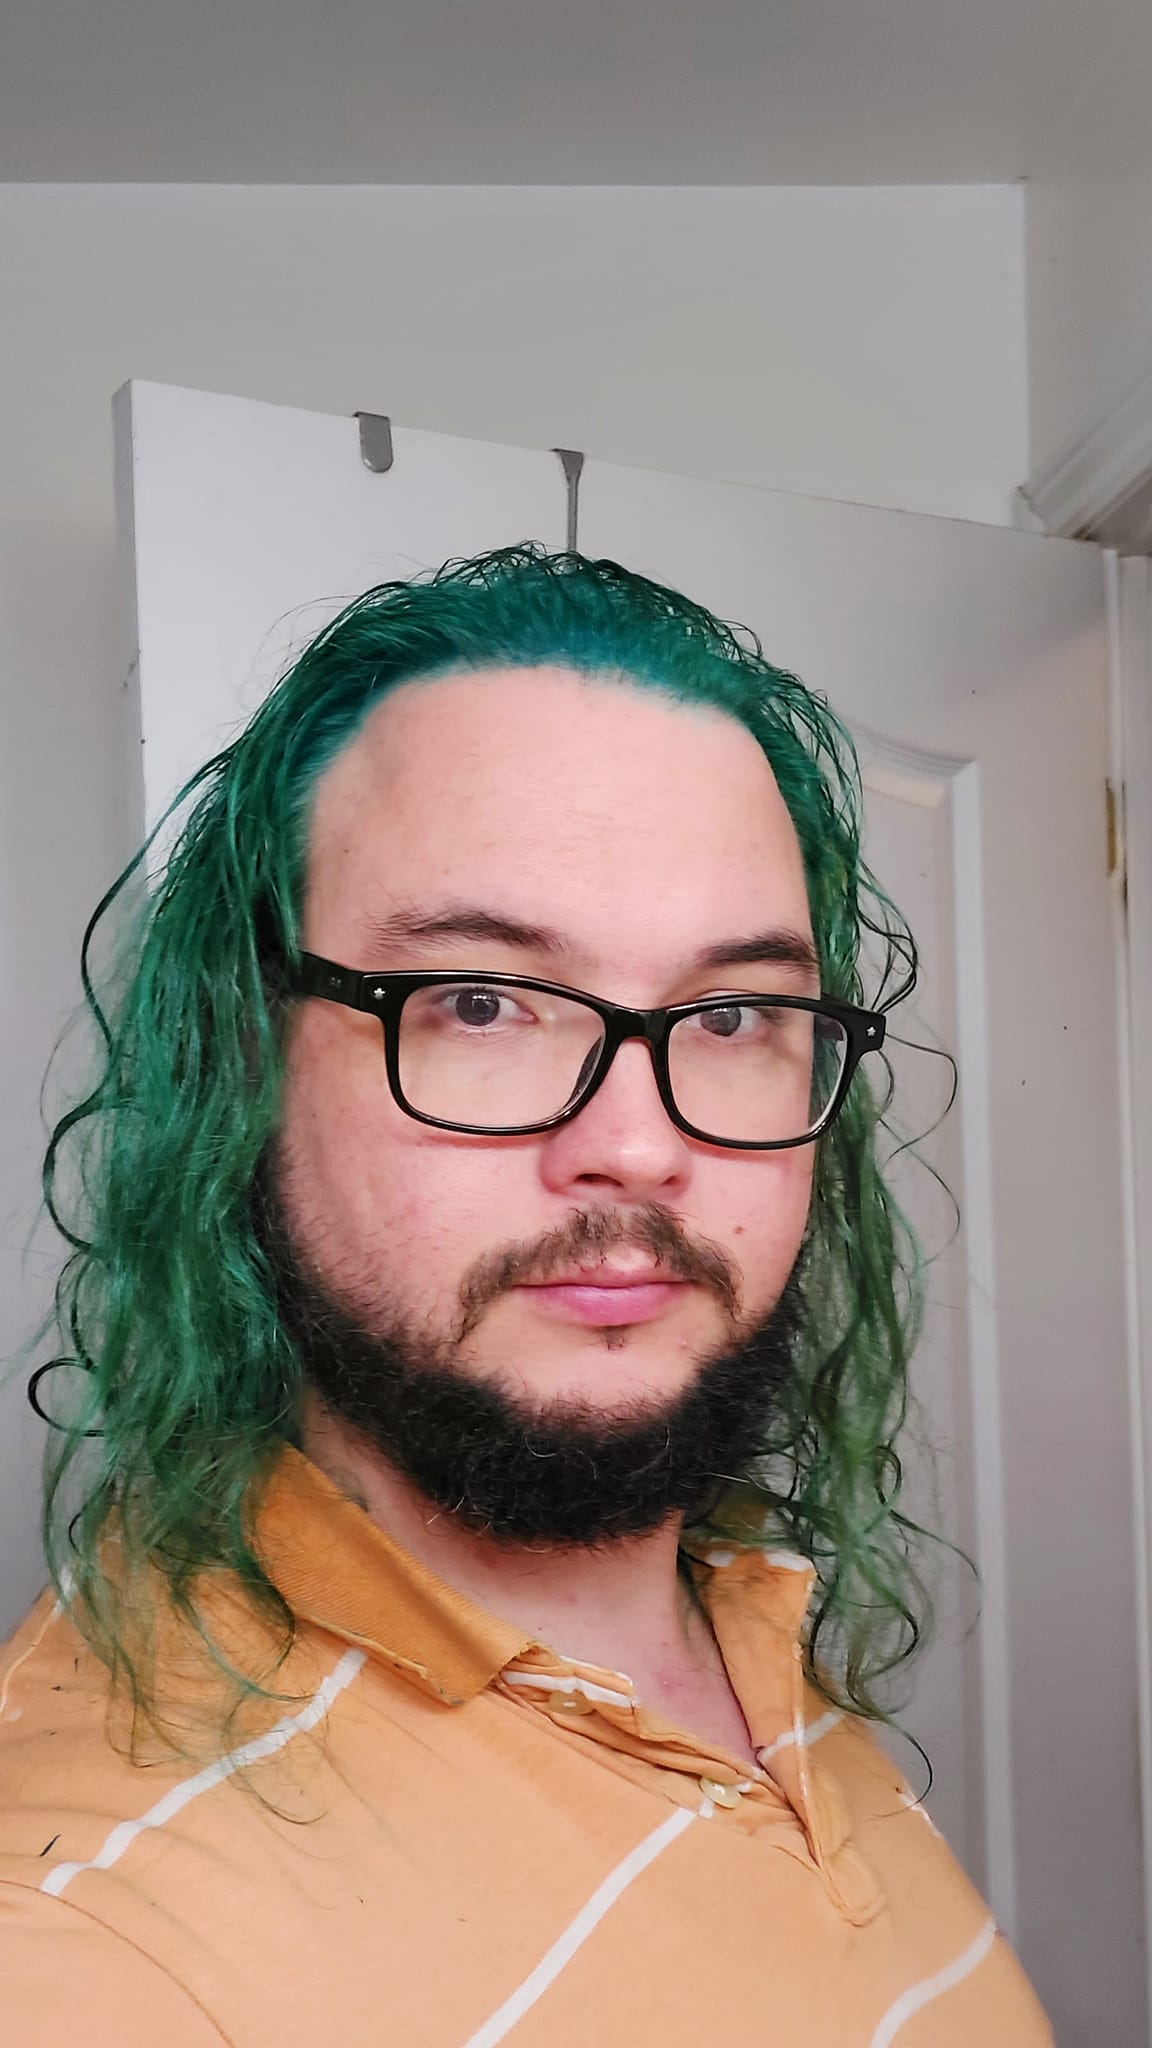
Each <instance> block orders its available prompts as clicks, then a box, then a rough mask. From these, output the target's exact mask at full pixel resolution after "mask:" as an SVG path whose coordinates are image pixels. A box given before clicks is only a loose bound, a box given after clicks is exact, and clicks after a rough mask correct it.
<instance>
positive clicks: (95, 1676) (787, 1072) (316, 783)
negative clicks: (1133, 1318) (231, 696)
mask: <svg viewBox="0 0 1152 2048" xmlns="http://www.w3.org/2000/svg"><path fill="white" fill-rule="evenodd" d="M200 785H201V786H200V792H199V797H198V801H197V803H196V806H195V808H194V809H193V810H192V812H191V815H190V817H189V820H188V822H187V823H186V825H185V827H184V830H183V833H182V836H181V838H180V839H179V842H178V844H177V845H176V848H175V851H174V852H173V853H172V855H171V856H170V858H169V860H168V863H167V866H166V870H165V873H164V876H163V878H162V879H161V881H160V883H159V884H158V886H157V888H156V889H155V891H154V893H153V895H152V897H151V899H150V901H149V902H148V903H147V905H146V906H145V908H144V910H143V912H142V913H140V914H139V918H138V922H137V924H136V926H135V928H134V932H133V934H132V936H131V938H130V942H129V944H128V947H127V953H126V960H125V964H124V966H123V968H122V970H121V972H120V974H119V977H118V980H117V983H116V990H115V994H114V997H113V999H112V1002H111V1009H110V1015H109V1021H108V1025H107V1053H106V1058H105V1062H104V1067H103V1071H102V1073H101V1075H100V1078H99V1080H98V1082H97V1085H96V1086H95V1088H94V1090H93V1092H92V1094H91V1096H90V1097H89V1099H88V1100H87V1102H85V1103H84V1104H83V1105H82V1106H81V1107H80V1109H79V1110H78V1111H77V1112H75V1113H73V1115H72V1117H70V1118H68V1119H66V1120H65V1122H64V1124H63V1125H62V1126H61V1127H60V1129H59V1130H58V1132H57V1135H56V1138H55V1139H54V1142H53V1147H52V1150H51V1152H50V1156H49V1162H48V1171H49V1186H50V1188H52V1189H55V1187H56V1183H57V1180H58V1178H59V1175H60V1169H61V1167H62V1164H63V1162H64V1160H65V1157H66V1155H67V1152H68V1147H69V1146H70V1144H71V1143H72V1141H73V1138H74V1137H78V1138H79V1139H81V1140H84V1139H85V1137H86V1136H87V1141H88V1142H87V1151H86V1153H85V1156H84V1160H83V1168H84V1170H83V1175H82V1177H81V1178H80V1179H78V1180H77V1178H76V1167H75V1164H73V1166H72V1167H71V1168H70V1169H69V1170H70V1172H71V1174H72V1184H74V1185H79V1186H83V1187H84V1188H86V1190H87V1197H86V1199H87V1204H88V1208H87V1220H86V1221H85V1222H84V1223H83V1224H82V1225H81V1224H79V1223H77V1222H75V1221H74V1220H70V1218H71V1211H70V1210H69V1211H67V1213H65V1212H64V1210H62V1209H60V1208H59V1203H58V1204H57V1207H58V1210H59V1213H60V1214H61V1218H62V1220H63V1221H64V1222H65V1223H66V1225H67V1227H68V1228H70V1229H71V1231H72V1242H73V1244H74V1245H75V1247H76V1251H75V1256H74V1259H73V1261H72V1264H71V1266H70V1268H69V1269H68V1270H67V1271H66V1273H65V1278H64V1281H63V1284H62V1292H61V1312H62V1316H63V1320H64V1326H65V1328H66V1329H67V1330H68V1331H69V1332H70V1335H71V1339H72V1344H73V1349H74V1351H75V1355H76V1359H77V1361H78V1362H79V1364H80V1365H82V1366H83V1367H84V1368H85V1373H84V1374H82V1375H75V1374H74V1375H73V1379H74V1380H75V1379H76V1378H77V1377H78V1378H79V1380H80V1385H81V1389H82V1391H81V1394H80V1395H79V1396H77V1397H76V1398H75V1399H74V1401H73V1405H72V1408H71V1410H70V1411H69V1412H67V1413H64V1414H63V1415H61V1413H60V1412H59V1404H58V1403H56V1404H55V1406H56V1410H57V1412H56V1420H57V1422H58V1424H59V1423H61V1422H62V1423H63V1430H62V1434H61V1437H60V1444H61V1449H60V1453H59V1456H58V1457H57V1459H56V1461H55V1466H54V1470H53V1472H52V1475H51V1484H50V1496H49V1521H50V1527H51V1528H54V1529H58V1528H59V1526H60V1524H61V1522H62V1521H66V1522H67V1523H68V1539H69V1540H68V1542H67V1543H65V1544H64V1545H62V1546H61V1545H60V1544H59V1538H58V1537H57V1544H58V1555H59V1557H60V1563H59V1566H58V1572H57V1578H58V1584H57V1592H58V1598H57V1600H55V1601H52V1600H51V1599H50V1598H48V1597H46V1598H45V1600H44V1602H42V1603H41V1605H40V1607H39V1608H38V1609H37V1610H36V1611H35V1612H34V1613H33V1615H32V1616H31V1617H30V1619H29V1621H28V1622H27V1623H26V1624H25V1626H24V1627H23V1628H22V1629H21V1630H20V1631H19V1632H18V1634H17V1636H16V1637H15V1639H14V1640H13V1642H12V1643H11V1644H10V1645H9V1648H8V1652H7V1655H6V1659H5V1665H4V1672H5V1675H4V1679H3V1687H4V1690H3V1695H2V1716H0V1779H2V1786H3V1800H2V1804H3V1809H4V1810H3V1817H2V1819H0V1855H2V1861H0V1876H2V1877H3V1879H4V1882H3V1884H2V1885H0V1898H2V1900H3V1904H2V1906H0V1965H2V1981H3V1983H4V1985H5V1993H4V2011H5V2019H6V2034H5V2039H6V2040H7V2041H11V2042H12V2044H13V2048H29V2044H35V2048H41V2044H45V2043H48V2042H52V2043H58V2042H61V2041H65V2040H67V2041H83V2042H85V2043H108V2044H111V2043H113V2042H115V2043H116V2044H117V2048H127V2044H131V2043H140V2044H144V2043H148V2044H154V2043H158V2042H162V2043H164V2044H165V2048H209V2044H213V2048H218V2044H219V2043H221V2042H228V2043H230V2044H234V2048H256V2044H261V2048H263V2044H271V2043H276V2044H286V2043H295V2042H300V2043H304V2042H308V2043H310V2044H311V2043H314V2042H317V2041H323V2042H327V2041H332V2042H335V2043H339V2044H342V2048H359V2044H361V2043H363V2044H368V2043H372V2044H377V2043H379V2042H382V2041H383V2042H403V2043H404V2044H405V2048H415V2044H426V2048H464V2044H470V2048H480V2044H485V2048H488V2044H495V2043H497V2042H503V2041H505V2040H508V2041H511V2042H515V2043H516V2044H517V2048H544V2044H547V2048H586V2044H587V2043H588V2042H589V2041H591V2040H609V2041H628V2042H630V2043H633V2044H641V2048H643V2044H649V2043H650V2044H653V2048H655V2044H657V2043H658V2044H660V2048H671V2044H676V2043H685V2044H686V2043H688V2042H692V2043H693V2044H695V2043H697V2042H699V2041H700V2040H701V2039H705V2038H715V2039H717V2040H723V2041H725V2042H728V2043H735V2044H742V2043H747V2044H749V2048H751V2044H753V2043H755V2044H762V2043H765V2042H768V2041H780V2042H788V2043H792V2042H800V2041H803V2042H804V2043H806V2044H810V2048H856V2044H859V2048H887V2044H888V2043H890V2042H892V2041H897V2040H898V2041H899V2043H900V2048H928V2044H932V2048H961V2044H963V2048H970V2044H971V2043H972V2042H973V2041H976V2040H979V2041H980V2042H981V2043H982V2044H983V2048H993V2044H1003V2048H1008V2044H1011V2048H1030V2044H1040V2043H1044V2042H1047V2041H1049V2040H1050V2036H1049V2033H1048V2030H1047V2028H1046V2026H1045V2023H1044V2020H1043V2018H1042V2016H1041V2014H1040V2012H1039V2009H1038V2007H1037V2005H1036V2002H1035V2000H1034V1998H1033V1996H1032V1994H1031V1992H1030V1990H1029V1988H1028V1986H1027V1984H1026V1983H1025V1981H1024V1979H1023V1977H1022V1975H1021V1973H1020V1971H1019V1968H1018V1966H1017V1964H1016V1963H1015V1961H1014V1959H1013V1958H1012V1956H1011V1954H1010V1953H1009V1952H1008V1950H1007V1949H1006V1947H1005V1945H1004V1944H1003V1942H1002V1941H1000V1940H999V1939H998V1938H997V1937H996V1934H995V1929H994V1927H993V1925H992V1923H991V1922H990V1920H989V1918H988V1914H987V1910H986V1908H985V1907H984V1906H983V1905H982V1903H981V1902H980V1900H979V1899H978V1898H977V1897H976V1895H975V1894H974V1893H973V1891H972V1889H971V1887H970V1886H969V1885H968V1883H967V1881H966V1880H965V1879H964V1878H963V1876H962V1875H961V1873H960V1872H959V1870H958V1869H957V1867H956V1866H955V1864H954V1863H953V1861H952V1859H951V1858H950V1856H949V1854H948V1852H947V1850H946V1849H945V1847H944V1845H943V1844H942V1843H941V1841H940V1840H939V1838H938V1836H937V1835H936V1833H935V1831H934V1830H933V1828H932V1827H931V1825H930V1823H929V1822H928V1821H927V1818H926V1816H925V1815H924V1814H923V1813H922V1812H921V1811H920V1810H918V1809H917V1807H916V1804H915V1801H914V1798H913V1795H912V1793H911V1792H909V1790H908V1789H907V1787H906V1786H905V1785H904V1782H903V1780H902V1779H901V1778H900V1777H899V1775H898V1773H897V1772H896V1771H895V1770H894V1768H893V1767H892V1766H891V1765H890V1764H889V1763H888V1762H887V1760H886V1759H885V1757H884V1756H883V1755H882V1753H881V1752H880V1750H879V1748H878V1747H877V1746H876V1744H875V1743H874V1741H873V1740H872V1738H871V1736H870V1734H869V1733H868V1731H867V1729H866V1727H865V1725H864V1722H865V1718H866V1716H867V1715H868V1713H869V1712H874V1711H875V1710H876V1691H875V1688H876V1685H877V1682H878V1677H879V1674H880V1673H881V1672H882V1670H883V1669H884V1668H886V1666H887V1665H888V1664H889V1663H890V1661H891V1660H892V1659H893V1658H898V1657H899V1656H901V1655H903V1654H907V1653H908V1652H909V1650H910V1649H911V1648H912V1647H914V1644H915V1637H916V1633H917V1628H918V1623H917V1609H918V1593H917V1586H916V1580H915V1578H914V1575H913V1572H912V1565H911V1561H910V1556H909V1550H908V1534H909V1532H908V1530H907V1528H906V1526H905V1525H904V1524H903V1523H902V1522H901V1519H900V1516H899V1511H898V1507H897V1497H896V1496H897V1479H898V1465H897V1463H896V1460H895V1457H894V1453H893V1449H892V1445H893V1439H894V1436H895V1433H896V1431H897V1430H898V1428H899V1425H900V1421H901V1417H902V1413H903V1405H904V1394H905V1367H906V1359H907V1352H908V1348H909V1345H910V1342H911V1338H912V1334H913V1331H914V1326H915V1313H914V1310H915V1300H914V1290H912V1289H911V1288H910V1286H909V1283H908V1281H907V1280H906V1279H905V1278H904V1277H903V1276H904V1273H905V1271H912V1270H913V1262H912V1260H911V1256H910V1254H909V1253H908V1252H907V1251H906V1249H905V1248H903V1247H902V1245H901V1241H900V1237H899V1233H898V1226H897V1223H896V1220H895V1218H894V1215H893V1212H892V1210H891V1207H890V1205H889V1202H888V1199H887V1197H886V1195H885V1192H884V1188H883V1184H882V1181H881V1179H880V1176H879V1174H878V1171H877V1167H876V1163H875V1157H874V1150H873V1139H874V1134H875V1127H876V1123H877V1119H878V1113H879V1112H878V1109H877V1106H876V1105H877V1097H878V1093H879V1091H877V1090H875V1089H874V1088H873V1087H872V1086H871V1085H870V1083H869V1080H868V1077H867V1064H868V1063H867V1055H868V1053H869V1051H871V1050H878V1049H879V1047H880V1045H881V1043H882V1040H883V1035H884V1018H883V1015H882V1014H881V1012H880V1010H879V1009H878V1008H877V1007H876V1004H877V1003H878V1002H879V1000H880V998H881V996H882V994H883V993H884V991H883V990H881V991H879V992H877V991H873V993H872V1005H873V1006H872V1007H866V1006H865V1005H864V1000H863V998H864V993H865V991H864V990H863V989H862V987H861V983H860V970H859V967H858V950H859V943H860V936H861V931H862V929H864V928H867V929H869V930H871V931H872V932H873V933H876V934H878V935H879V937H880V938H881V940H882V941H883V948H884V951H885V955H886V962H887V968H886V971H887V972H888V973H889V974H890V975H893V976H896V975H898V974H899V972H900V971H901V969H903V974H904V984H905V986H907V985H908V982H909V980H910V977H911V975H912V974H914V968H915V954H914V949H913V948H912V947H911V942H910V940H909V938H908V935H907V933H906V932H905V930H904V928H903V926H902V925H901V924H900V921H899V919H898V918H897V916H896V915H895V913H894V912H893V911H892V909H891V907H890V906H889V905H887V903H886V902H885V900H884V899H883V897H882V896H881V895H880V894H879V892H878V891H877V890H876V888H875V886H874V884H872V882H871V880H870V878H869V877H868V875H867V873H866V871H865V870H864V868H863V867H862V865H861V862H860V858H859V821H858V808H857V793H856V789H855V784H854V782H853V779H852V776H851V774H850V772H849V769H848V767H847V765H846V757H845V755H844V754H843V751H842V736H841V735H840V734H839V732H838V729H837V727H836V726H835V723H834V721H833V720H832V719H831V717H830V716H829V714H828V713H827V711H826V709H825V708H824V707H823V706H822V705H821V704H820V703H818V702H817V701H816V700H814V699H813V698H812V697H811V696H809V695H808V693H807V692H806V691H805V690H804V689H803V688H802V686H801V685H800V684H799V683H797V682H796V681H795V679H794V678H791V677H789V676H786V675H784V674H782V673H781V672H780V671H778V670H776V669H774V668H772V667H771V665H770V664H769V663H768V662H767V661H766V660H765V659H764V657H763V655H762V654H761V653H760V651H759V649H758V647H756V646H755V645H752V644H749V642H748V641H747V640H745V639H742V638H741V637H739V636H737V635H734V634H733V633H732V632H731V631H729V630H728V629H727V628H725V627H723V626H721V625H720V624H719V623H718V622H717V621H716V620H714V619H713V618H711V617H710V616H709V614H707V613H706V612H704V611H702V610H701V609H700V608H699V607H697V606H695V605H693V604H691V603H689V602H688V601H687V600H686V599H684V598H682V597H680V596H678V595H676V594H674V593H672V592H668V591H664V590H660V589H658V588H656V587H655V586H653V585H652V584H650V583H647V582H645V581H644V580H643V579H641V578H638V577H634V576H630V575H628V574H627V573H626V572H624V571H623V570H621V569H619V568H618V567H616V566H614V565H613V564H610V563H591V562H587V561H584V560H582V559H581V558H579V557H576V556H561V557H554V558H550V557H548V556H545V555H543V554H542V553H541V552H539V551H537V550H532V549H519V550H512V551H508V552H505V553H502V554H498V555H494V556H491V557H487V558H485V559H482V560H480V561H477V562H471V563H464V564H456V565H451V566H450V567H449V568H448V569H446V570H444V571H443V572H441V574H440V575H438V576H437V577H435V578H433V579H431V580H430V581H427V582H418V583H415V584H411V585H403V584H400V585H390V586H385V587H384V588H382V589H380V590H378V591H374V592H371V593H369V595H368V596H367V597H365V598H363V599H362V600H360V601H359V602H358V603H357V604H355V605H353V606H352V607H351V608H350V610H349V611H348V612H347V613H345V614H344V616H343V617H342V618H340V619H338V620H337V621H336V623H335V624H334V625H332V626H330V627H329V628H328V629H327V630H326V631H325V632H324V633H322V634H321V635H320V637H319V639H318V640H317V641H316V642H315V643H314V644H313V646H312V647H311V648H309V650H308V651H307V652H306V653H305V654H304V656H303V657H302V658H301V660H300V661H299V662H298V663H297V665H296V666H295V668H294V669H293V670H292V672H291V673H290V674H289V675H288V676H287V677H286V678H285V679H284V681H283V682H282V683H281V684H280V686H279V687H278V689H277V690H276V691H275V692H274V693H273V694H272V696H271V698H270V699H269V700H268V702H267V703H266V704H265V705H264V707H263V708H262V709H261V711H260V712H259V713H258V714H257V716H256V717H255V719H254V720H253V721H252V723H251V725H250V726H249V728H248V729H247V730H246V731H245V732H244V733H242V734H241V735H240V737H239V738H238V739H237V741H236V742H235V744H234V745H233V746H232V747H230V748H229V749H228V750H227V751H226V752H225V753H224V754H222V755H221V756H220V757H219V758H218V759H217V760H216V761H214V762H213V763H210V764H209V766H208V768H207V769H206V770H205V771H204V774H203V776H202V777H201V778H200ZM895 993H899V990H898V989H897V990H891V989H890V991H889V999H890V1000H891V999H894V994H895ZM874 1066H875V1063H873V1068H874ZM54 1199H55V1197H54ZM60 1202H63V1197H62V1196H61V1197H60ZM89 1432H93V1433H91V1434H89Z"/></svg>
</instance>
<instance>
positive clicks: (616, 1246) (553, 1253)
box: [455, 1202, 743, 1344]
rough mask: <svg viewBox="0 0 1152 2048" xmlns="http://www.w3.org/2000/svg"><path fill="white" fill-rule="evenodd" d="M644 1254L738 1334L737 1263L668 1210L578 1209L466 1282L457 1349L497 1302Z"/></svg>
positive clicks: (651, 1206) (492, 1255)
mask: <svg viewBox="0 0 1152 2048" xmlns="http://www.w3.org/2000/svg"><path fill="white" fill-rule="evenodd" d="M621 1249H624V1250H628V1251H642V1252H647V1253H648V1256H649V1257H650V1258H652V1259H654V1260H655V1261H656V1262H657V1264H658V1265H659V1266H661V1267H662V1268H663V1270H664V1271H665V1272H666V1273H668V1274H669V1275H670V1277H671V1278H673V1279H676V1280H688V1281H692V1282H694V1283H695V1284H696V1285H697V1286H701V1287H706V1288H707V1289H708V1290H709V1292H710V1293H711V1294H713V1295H715V1296H716V1298H717V1300H718V1301H719V1303H720V1305H721V1307H722V1309H723V1310H724V1314H725V1317H726V1319H727V1321H728V1323H729V1324H730V1326H731V1327H733V1328H735V1327H736V1326H737V1325H738V1324H739V1322H740V1320H741V1317H742V1313H743V1304H742V1296H741V1290H740V1276H739V1272H738V1270H737V1268H736V1265H735V1263H734V1261H733V1260H732V1259H731V1258H729V1256H728V1254H727V1252H725V1251H724V1250H723V1249H722V1247H721V1246H720V1245H718V1244H714V1243H712V1241H711V1240H710V1239H708V1238H701V1239H698V1240H694V1239H693V1238H691V1237H689V1235H688V1232H687V1231H686V1230H685V1228H684V1225H683V1224H682V1223H681V1221H680V1219H679V1217H678V1216H676V1215H675V1213H674V1212H673V1211H672V1210H671V1209H666V1208H664V1207H663V1206H662V1205H661V1204H660V1203H659V1202H651V1203H648V1204H646V1205H645V1206H644V1207H643V1208H641V1209H636V1210H633V1211H632V1212H631V1213H630V1214H629V1215H627V1216H625V1215H621V1214H620V1212H619V1211H617V1210H615V1209H607V1208H596V1207H592V1208H588V1209H576V1210H574V1211H573V1213H572V1215H571V1216H569V1217H567V1218H566V1219H565V1221H564V1222H563V1223H561V1224H559V1225H558V1226H557V1228H556V1229H555V1230H550V1231H548V1232H546V1233H545V1235H544V1236H543V1237H538V1238H534V1239H530V1240H529V1239H525V1240H523V1241H521V1242H520V1243H514V1244H510V1245H505V1246H502V1247H501V1248H500V1249H498V1250H496V1251H492V1252H486V1253H485V1254H484V1256H483V1257H482V1258H480V1259H477V1261H476V1262H475V1264H474V1265H473V1266H471V1267H470V1268H469V1270H468V1272H467V1274H466V1275H465V1277H464V1281H463V1283H462V1285H461V1289H460V1320H459V1322H458V1324H457V1328H456V1332H455V1340H456V1342H457V1343H458V1344H460V1343H463V1341H464V1339H465V1338H466V1337H468V1336H470V1335H471V1333H472V1331H473V1330H474V1329H475V1328H476V1325H477V1323H478V1322H479V1321H480V1318H481V1317H482V1316H483V1314H484V1312H485V1310H486V1309H488V1308H489V1307H490V1306H491V1304H492V1303H493V1302H494V1301H498V1300H499V1298H500V1296H501V1295H502V1294H507V1293H508V1292H509V1290H510V1289H511V1288H513V1287H522V1286H525V1285H527V1284H529V1283H533V1284H535V1285H540V1284H541V1283H543V1282H545V1281H547V1280H550V1279H551V1278H552V1275H553V1274H554V1273H558V1272H562V1271H563V1270H564V1269H565V1268H566V1267H569V1266H571V1265H573V1264H574V1263H577V1262H579V1261H580V1260H586V1259H588V1258H589V1257H591V1258H598V1257H602V1256H603V1255H604V1254H605V1253H607V1252H610V1251H619V1250H621Z"/></svg>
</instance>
